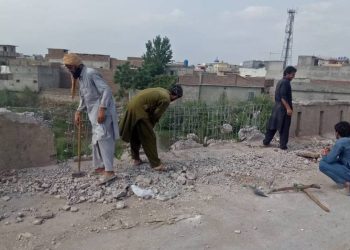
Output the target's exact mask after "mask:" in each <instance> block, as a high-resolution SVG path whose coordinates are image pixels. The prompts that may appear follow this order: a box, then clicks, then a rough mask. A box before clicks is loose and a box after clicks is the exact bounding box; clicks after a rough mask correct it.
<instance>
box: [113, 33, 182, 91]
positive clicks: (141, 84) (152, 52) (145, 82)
mask: <svg viewBox="0 0 350 250" xmlns="http://www.w3.org/2000/svg"><path fill="white" fill-rule="evenodd" d="M172 55H173V52H172V50H171V45H170V40H169V38H167V37H164V38H161V37H160V36H159V35H158V36H157V37H156V38H155V39H153V41H151V40H149V41H148V42H147V43H146V53H145V54H144V55H143V56H142V58H143V60H144V62H143V65H142V67H141V68H138V69H135V68H132V67H131V65H130V63H129V62H127V63H125V64H123V65H119V66H117V70H116V73H115V75H114V82H115V83H119V84H120V87H121V89H125V90H127V89H145V88H148V87H164V88H167V87H168V86H170V85H171V84H173V83H175V82H176V77H173V76H167V75H165V69H166V65H167V64H168V63H169V62H170V60H171V58H172ZM121 92H123V91H121Z"/></svg>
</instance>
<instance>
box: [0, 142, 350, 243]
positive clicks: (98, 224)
mask: <svg viewBox="0 0 350 250" xmlns="http://www.w3.org/2000/svg"><path fill="white" fill-rule="evenodd" d="M326 143H328V142H327V141H322V140H320V138H317V139H313V138H307V139H304V140H298V141H296V140H294V141H292V142H291V143H290V150H288V151H282V150H279V149H277V148H276V147H269V148H264V147H260V146H259V145H258V144H256V145H252V144H250V145H249V144H245V143H218V144H216V145H212V146H210V147H203V148H194V149H186V150H178V151H171V152H164V153H162V154H161V158H162V159H163V161H164V162H165V164H166V165H167V166H169V168H170V170H169V171H170V172H167V173H156V172H153V171H152V170H150V169H149V166H148V165H147V164H145V165H142V166H140V167H132V166H131V163H130V161H129V160H127V159H124V160H122V161H117V162H116V165H117V173H118V174H119V175H120V176H121V177H120V178H119V179H118V180H117V181H116V183H113V184H111V185H110V188H111V190H112V191H113V188H115V190H119V189H120V188H121V187H122V186H123V185H125V184H126V183H135V182H136V179H138V180H140V176H142V177H144V178H148V179H150V180H152V181H151V184H148V188H151V189H157V191H158V192H159V194H163V193H164V192H169V191H172V190H173V191H176V192H177V196H176V197H175V198H173V199H169V200H167V201H161V200H157V199H149V200H145V199H141V198H138V197H137V196H136V195H131V194H130V193H129V194H128V195H127V196H125V197H123V198H122V199H123V202H125V205H126V208H124V209H120V210H118V209H117V208H116V204H117V202H118V201H117V200H115V199H109V196H108V190H104V193H105V196H103V197H105V198H104V199H102V200H100V202H101V203H99V202H97V201H95V200H91V201H90V202H89V201H88V200H87V201H84V202H81V203H80V202H76V198H77V197H76V195H77V194H76V193H74V194H72V192H67V190H66V189H63V188H59V189H58V191H57V193H52V194H51V195H50V191H52V188H51V187H52V185H53V184H54V182H55V181H56V182H60V183H64V184H65V185H69V187H68V190H70V189H72V187H71V186H73V185H75V186H77V185H78V187H80V186H81V185H83V184H84V183H88V184H89V185H90V186H91V189H89V188H90V187H87V190H88V191H87V193H88V192H89V190H93V191H94V192H95V191H96V189H92V186H93V185H94V183H95V181H96V179H94V178H95V177H85V179H83V180H81V181H80V182H78V183H77V182H76V183H74V181H72V182H68V181H67V182H66V181H60V179H62V178H63V179H65V178H67V180H68V179H69V176H70V174H71V172H72V171H73V169H72V167H75V163H74V162H70V163H69V164H68V167H66V168H68V169H69V167H70V171H59V170H62V169H66V168H65V167H63V166H62V165H56V166H50V167H47V168H34V169H27V170H26V171H25V172H23V173H22V172H16V173H15V172H12V173H10V174H9V173H2V175H1V176H0V177H1V180H2V182H1V183H0V196H1V197H2V198H0V216H1V218H2V219H1V220H0V249H38V250H39V249H65V250H66V249H74V250H76V249H84V250H88V249H91V250H93V249H99V250H104V249H106V250H107V249H108V250H110V249H118V250H119V249H132V250H136V249H167V250H168V249H332V250H337V249H339V250H340V249H350V240H349V226H348V224H347V221H349V219H350V213H349V212H348V205H349V197H347V196H345V195H344V190H341V189H337V187H336V186H335V185H334V184H333V183H332V181H331V180H330V179H328V178H327V177H325V176H323V174H321V173H320V172H319V171H318V163H317V162H315V161H313V160H309V159H305V158H302V157H299V156H296V151H297V150H301V149H303V150H312V151H317V150H318V151H319V150H320V149H321V148H322V146H323V145H324V144H326ZM90 166H91V162H84V164H83V168H84V170H85V171H89V170H91V168H90ZM54 170H57V172H55V171H54ZM52 171H54V173H55V175H52V173H53V172H52ZM188 173H192V174H194V175H195V180H189V179H187V180H186V183H183V182H181V180H182V179H181V178H180V179H181V180H180V182H179V180H178V178H179V176H182V175H183V176H186V174H188ZM11 174H12V175H15V176H16V178H15V180H14V181H13V182H11V181H9V180H10V179H9V178H10V177H11V176H10V175H11ZM34 176H35V178H34ZM52 176H56V180H55V181H54V179H53V177H52ZM11 178H13V177H11ZM33 179H34V181H33ZM35 179H42V183H45V182H47V183H48V184H50V186H51V187H48V188H46V189H45V188H43V190H42V189H39V190H35V189H32V188H26V185H25V182H31V181H32V182H33V185H35ZM191 179H192V178H191ZM83 182H84V183H83ZM67 183H70V184H67ZM293 183H304V184H311V183H317V184H320V185H321V189H320V190H312V193H313V194H314V195H315V196H317V197H318V199H319V200H320V201H321V202H322V203H323V204H324V205H326V206H327V207H328V208H330V210H331V211H330V213H327V212H325V211H323V210H322V209H321V208H320V207H318V206H317V205H316V204H315V203H314V202H313V201H311V200H310V199H309V198H308V197H307V196H306V195H305V194H304V193H301V192H288V193H282V192H281V193H276V194H269V195H268V197H260V196H256V195H255V194H254V193H253V192H252V190H251V189H250V188H248V187H246V186H245V184H249V185H257V186H258V187H260V188H261V189H262V190H263V191H265V192H266V191H268V190H269V189H270V188H273V187H282V186H291V185H293ZM183 184H184V185H183ZM62 185H63V184H62ZM86 186H88V185H86ZM21 188H22V191H21ZM23 188H24V189H25V190H24V189H23ZM75 189H76V188H75ZM45 190H46V191H45ZM97 191H98V190H97ZM112 191H111V192H112ZM87 193H85V194H84V195H85V196H88V194H87ZM60 194H61V195H62V196H61V195H60ZM58 195H60V196H58ZM72 195H74V197H75V199H72ZM4 196H8V197H9V198H10V200H8V201H5V200H6V199H3V198H4ZM78 198H79V197H78ZM67 203H68V204H69V205H70V206H75V207H77V208H78V209H79V211H77V212H71V211H64V210H62V209H61V208H62V207H63V206H65V205H67ZM50 213H53V214H54V217H53V218H48V219H45V220H44V221H43V223H42V224H41V225H34V224H33V221H35V220H36V218H35V217H36V216H38V215H39V216H40V215H41V216H43V215H45V214H50ZM18 217H23V218H22V220H21V219H18ZM16 220H17V222H16Z"/></svg>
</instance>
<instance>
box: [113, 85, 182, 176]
mask: <svg viewBox="0 0 350 250" xmlns="http://www.w3.org/2000/svg"><path fill="white" fill-rule="evenodd" d="M180 97H182V88H181V86H180V85H173V86H171V87H170V89H169V90H166V89H163V88H149V89H145V90H142V91H140V92H139V93H138V94H137V95H136V96H134V97H133V98H132V99H131V100H130V102H129V103H128V105H127V110H126V112H125V114H124V116H123V118H122V119H121V121H120V123H119V128H120V130H119V132H120V136H121V138H122V139H123V141H125V142H130V148H131V156H132V158H133V160H134V165H140V164H141V163H142V161H141V158H140V153H139V151H140V148H141V146H142V148H143V150H144V152H145V154H146V156H147V158H148V160H149V163H150V165H151V167H152V168H153V169H154V170H158V171H163V170H165V167H164V166H163V164H162V163H161V161H160V159H159V157H158V152H157V141H156V135H155V133H154V131H153V128H154V126H155V124H156V123H157V122H158V121H159V119H160V117H161V116H162V114H163V113H164V112H165V110H166V109H167V108H168V106H169V104H170V102H172V101H175V100H176V99H178V98H180Z"/></svg>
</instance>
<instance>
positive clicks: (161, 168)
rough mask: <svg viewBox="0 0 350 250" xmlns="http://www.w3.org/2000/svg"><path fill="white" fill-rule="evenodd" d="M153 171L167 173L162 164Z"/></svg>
mask: <svg viewBox="0 0 350 250" xmlns="http://www.w3.org/2000/svg"><path fill="white" fill-rule="evenodd" d="M153 170H156V171H166V170H167V169H166V167H165V166H164V165H163V164H160V165H159V166H157V167H154V168H153Z"/></svg>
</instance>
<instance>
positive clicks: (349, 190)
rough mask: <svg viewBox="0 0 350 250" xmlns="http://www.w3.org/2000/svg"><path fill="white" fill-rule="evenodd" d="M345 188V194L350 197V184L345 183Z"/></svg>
mask: <svg viewBox="0 0 350 250" xmlns="http://www.w3.org/2000/svg"><path fill="white" fill-rule="evenodd" d="M344 187H345V193H346V195H349V196H350V182H345V183H344Z"/></svg>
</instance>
